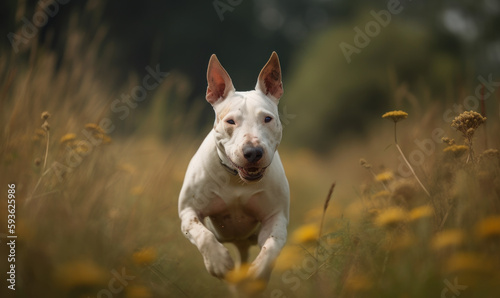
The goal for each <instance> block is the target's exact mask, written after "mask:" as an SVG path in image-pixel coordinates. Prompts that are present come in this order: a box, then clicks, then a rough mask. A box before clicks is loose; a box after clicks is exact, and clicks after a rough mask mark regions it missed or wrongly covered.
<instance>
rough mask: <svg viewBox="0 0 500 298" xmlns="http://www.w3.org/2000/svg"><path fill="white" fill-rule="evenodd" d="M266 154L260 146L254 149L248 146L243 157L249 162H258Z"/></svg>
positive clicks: (244, 149)
mask: <svg viewBox="0 0 500 298" xmlns="http://www.w3.org/2000/svg"><path fill="white" fill-rule="evenodd" d="M263 154H264V149H263V148H262V147H260V146H258V147H253V146H246V147H245V148H243V156H244V157H245V159H246V160H248V162H257V161H259V160H260V159H261V158H262V155H263Z"/></svg>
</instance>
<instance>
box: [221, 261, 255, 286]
mask: <svg viewBox="0 0 500 298" xmlns="http://www.w3.org/2000/svg"><path fill="white" fill-rule="evenodd" d="M249 269H250V264H249V263H243V264H241V266H240V267H239V268H234V269H233V270H231V271H229V272H228V273H227V274H226V276H225V277H224V279H225V280H226V281H227V282H228V283H231V284H237V283H240V282H242V281H243V280H245V279H247V278H248V270H249Z"/></svg>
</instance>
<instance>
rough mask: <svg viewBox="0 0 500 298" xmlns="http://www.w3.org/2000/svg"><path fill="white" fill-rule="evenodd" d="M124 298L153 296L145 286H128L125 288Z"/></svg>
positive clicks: (147, 297)
mask: <svg viewBox="0 0 500 298" xmlns="http://www.w3.org/2000/svg"><path fill="white" fill-rule="evenodd" d="M125 294H126V295H125V297H126V298H151V297H153V295H152V294H151V291H150V290H149V289H148V288H147V287H145V286H140V285H129V286H128V287H127V288H126V292H125Z"/></svg>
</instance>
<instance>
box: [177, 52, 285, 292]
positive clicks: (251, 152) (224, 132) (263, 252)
mask: <svg viewBox="0 0 500 298" xmlns="http://www.w3.org/2000/svg"><path fill="white" fill-rule="evenodd" d="M207 81H208V87H207V93H206V100H207V101H208V102H209V103H210V104H211V105H212V107H213V109H214V111H215V116H216V118H215V123H214V126H213V129H212V130H211V131H210V133H209V134H208V135H207V137H206V138H205V140H204V141H203V143H202V144H201V146H200V148H199V149H198V151H197V152H196V153H195V155H194V156H193V158H192V159H191V161H190V163H189V166H188V168H187V171H186V176H185V178H184V183H183V186H182V189H181V192H180V196H179V217H180V219H181V230H182V232H183V233H184V235H185V236H186V237H187V238H188V239H189V241H191V243H193V244H194V245H196V247H197V248H198V250H199V251H200V253H201V255H202V256H203V261H204V263H205V267H206V269H207V271H208V272H209V273H210V274H212V275H213V276H215V277H218V278H224V277H225V275H226V273H227V272H228V271H230V270H232V269H233V268H234V261H233V259H232V258H231V256H230V254H229V252H228V250H227V248H226V247H225V246H224V245H223V244H222V243H225V242H229V243H233V244H234V245H235V246H236V248H237V249H238V252H239V256H240V258H239V260H240V264H241V263H247V262H248V255H249V253H248V250H249V247H250V246H251V245H255V244H258V246H259V247H260V251H259V253H258V255H257V257H256V258H255V259H254V260H253V262H252V263H251V264H249V265H250V267H249V270H248V275H249V278H253V279H255V280H263V281H264V282H267V281H268V280H269V277H270V275H271V270H272V268H273V263H274V261H275V260H276V258H277V257H278V255H279V253H280V251H281V249H282V247H283V245H284V244H285V241H286V237H287V225H288V218H289V204H290V203H289V202H290V191H289V187H288V181H287V178H286V176H285V171H284V169H283V165H282V163H281V160H280V157H279V155H278V152H277V148H278V145H279V143H280V141H281V136H282V125H281V122H280V119H279V114H278V102H279V99H280V97H281V96H282V95H283V84H282V82H281V67H280V63H279V59H278V55H277V54H276V52H273V53H272V55H271V57H270V59H269V61H268V62H267V64H266V65H265V66H264V68H262V70H261V72H260V74H259V77H258V80H257V85H256V86H255V90H252V91H245V92H238V91H236V90H235V88H234V86H233V83H232V81H231V78H230V77H229V75H228V73H227V72H226V70H225V69H224V68H223V67H222V65H221V64H220V62H219V60H218V59H217V57H216V56H215V55H212V56H211V58H210V61H209V63H208V70H207Z"/></svg>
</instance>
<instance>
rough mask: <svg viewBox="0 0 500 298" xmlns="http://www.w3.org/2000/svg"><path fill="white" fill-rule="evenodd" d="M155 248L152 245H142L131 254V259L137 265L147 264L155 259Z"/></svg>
mask: <svg viewBox="0 0 500 298" xmlns="http://www.w3.org/2000/svg"><path fill="white" fill-rule="evenodd" d="M156 256H157V253H156V249H155V248H154V247H144V248H142V249H141V250H139V251H137V252H135V253H134V254H133V255H132V260H133V261H134V263H136V264H137V265H149V264H151V263H153V262H154V261H155V260H156Z"/></svg>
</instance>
